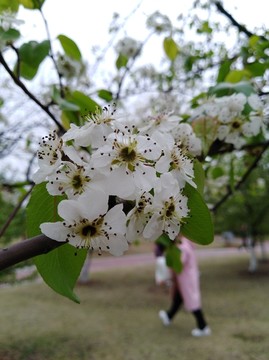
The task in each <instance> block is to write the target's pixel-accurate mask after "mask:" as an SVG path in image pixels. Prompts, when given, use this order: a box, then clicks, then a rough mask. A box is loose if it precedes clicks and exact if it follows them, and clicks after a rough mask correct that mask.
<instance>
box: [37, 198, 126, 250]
mask: <svg viewBox="0 0 269 360" xmlns="http://www.w3.org/2000/svg"><path fill="white" fill-rule="evenodd" d="M122 207H123V205H122V204H118V205H116V206H114V207H113V208H112V209H110V210H108V197H107V195H106V194H105V193H103V192H101V191H94V192H88V193H87V194H85V195H82V196H81V197H80V198H79V200H63V201H61V202H60V204H59V206H58V213H59V215H60V216H61V217H62V218H63V221H57V222H55V223H43V224H41V226H40V228H41V231H42V233H43V234H45V235H46V236H48V237H50V238H51V239H54V240H57V241H63V242H67V243H69V244H71V245H73V246H75V247H77V248H79V249H80V248H86V249H94V250H98V251H99V252H102V251H108V252H110V253H111V254H113V255H116V256H119V255H122V254H123V252H124V251H126V250H127V249H128V243H127V241H126V238H125V230H126V227H125V224H126V216H125V214H124V212H123V211H122ZM107 210H108V211H107Z"/></svg>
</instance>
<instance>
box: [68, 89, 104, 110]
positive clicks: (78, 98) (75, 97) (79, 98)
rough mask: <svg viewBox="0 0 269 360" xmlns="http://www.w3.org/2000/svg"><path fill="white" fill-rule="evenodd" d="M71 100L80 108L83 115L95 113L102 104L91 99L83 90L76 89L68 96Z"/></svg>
mask: <svg viewBox="0 0 269 360" xmlns="http://www.w3.org/2000/svg"><path fill="white" fill-rule="evenodd" d="M67 99H68V100H69V101H72V102H73V103H74V104H76V105H77V106H78V107H79V108H80V113H81V115H84V114H88V113H94V112H96V109H101V108H100V106H99V105H98V104H97V102H95V101H94V100H93V99H91V98H90V97H89V96H87V95H85V94H84V93H82V92H81V91H74V92H72V93H70V94H69V95H68V96H67Z"/></svg>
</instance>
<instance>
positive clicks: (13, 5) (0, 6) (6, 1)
mask: <svg viewBox="0 0 269 360" xmlns="http://www.w3.org/2000/svg"><path fill="white" fill-rule="evenodd" d="M6 10H10V11H12V12H17V11H18V10H19V2H18V0H1V1H0V13H1V12H3V11H6Z"/></svg>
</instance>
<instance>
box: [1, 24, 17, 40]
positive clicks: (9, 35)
mask: <svg viewBox="0 0 269 360" xmlns="http://www.w3.org/2000/svg"><path fill="white" fill-rule="evenodd" d="M20 36H21V34H20V32H19V31H18V30H16V29H9V30H8V31H4V30H3V28H1V27H0V42H5V43H7V42H13V41H15V40H17V39H18V38H19V37H20Z"/></svg>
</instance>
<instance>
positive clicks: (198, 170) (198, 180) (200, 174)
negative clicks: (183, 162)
mask: <svg viewBox="0 0 269 360" xmlns="http://www.w3.org/2000/svg"><path fill="white" fill-rule="evenodd" d="M193 170H194V182H195V184H196V185H197V191H198V192H199V193H200V194H201V195H203V193H204V185H205V172H204V169H203V166H202V164H201V163H200V161H198V160H197V159H194V162H193Z"/></svg>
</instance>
